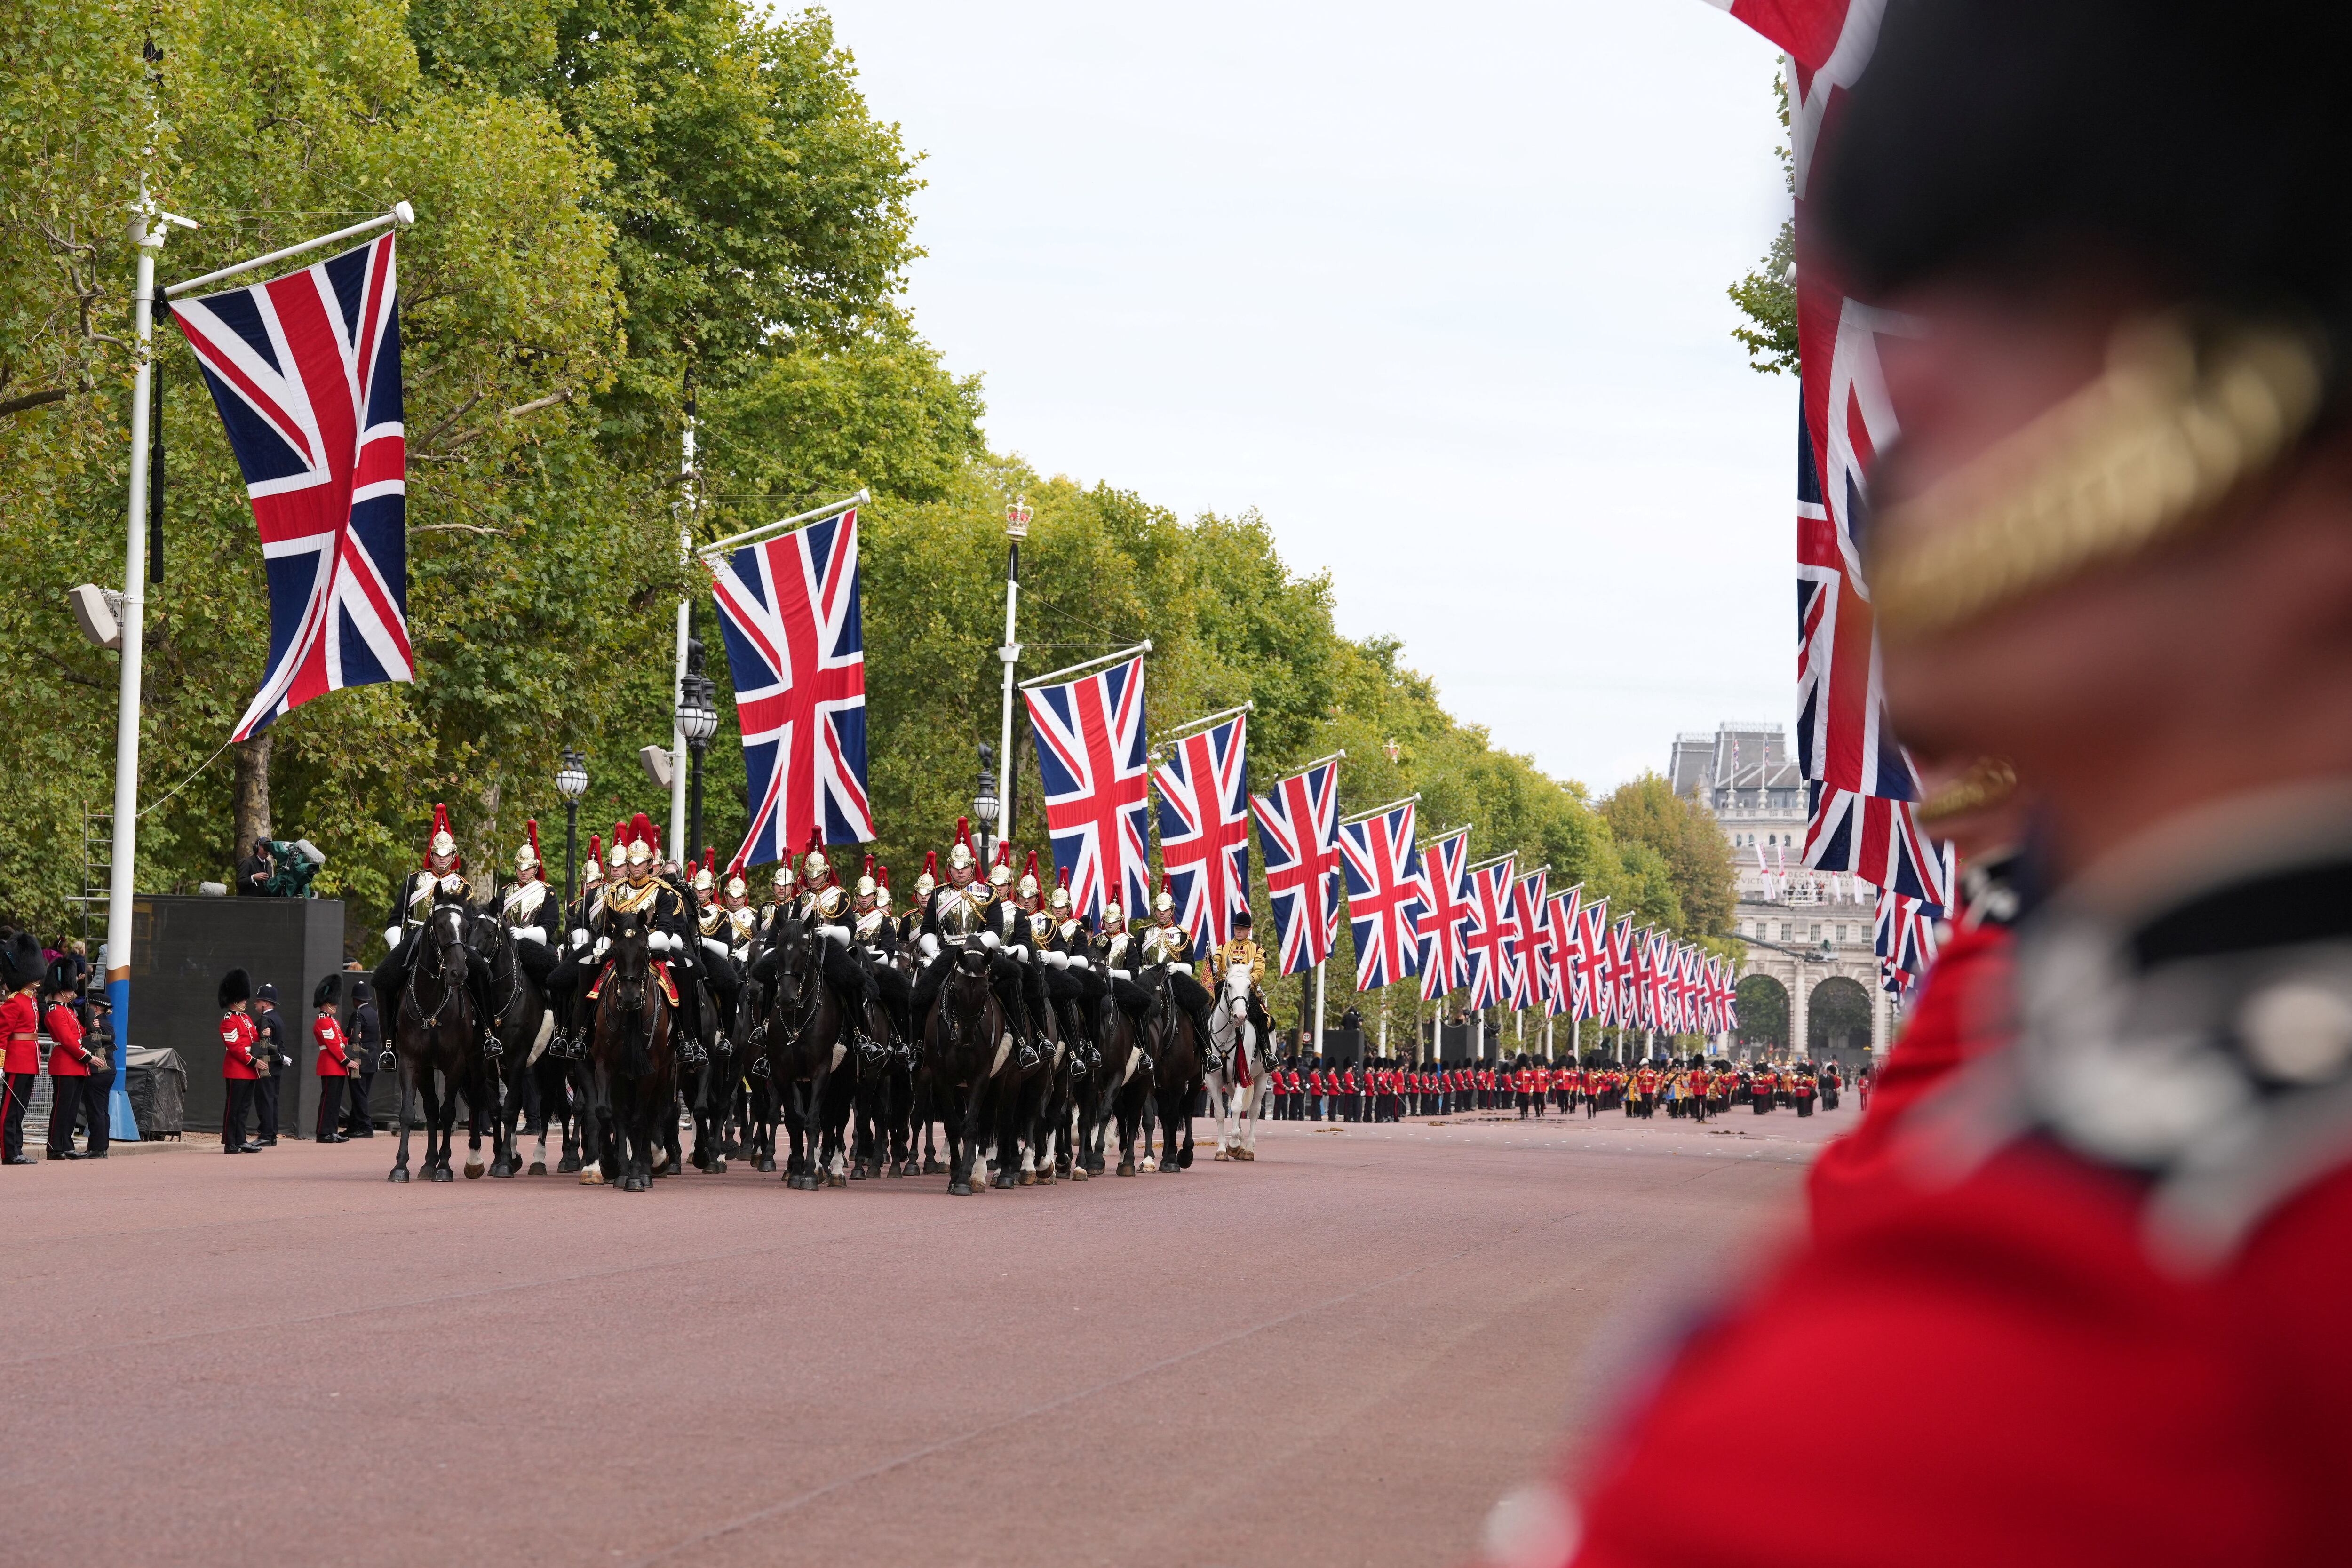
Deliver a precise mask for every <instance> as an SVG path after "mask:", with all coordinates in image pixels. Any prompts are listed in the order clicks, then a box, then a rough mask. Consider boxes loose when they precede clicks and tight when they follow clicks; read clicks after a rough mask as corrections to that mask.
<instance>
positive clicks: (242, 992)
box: [220, 850, 447, 1010]
mask: <svg viewBox="0 0 2352 1568" xmlns="http://www.w3.org/2000/svg"><path fill="white" fill-rule="evenodd" d="M443 853H444V854H446V853H447V851H446V850H444V851H443ZM252 1000H253V976H252V975H250V974H247V973H246V972H245V971H244V970H242V969H232V970H230V971H229V972H228V973H226V974H224V975H222V976H221V983H220V1005H221V1006H222V1008H223V1009H224V1010H226V1009H227V1008H230V1007H233V1006H235V1005H236V1004H238V1003H239V1002H250V1001H252Z"/></svg>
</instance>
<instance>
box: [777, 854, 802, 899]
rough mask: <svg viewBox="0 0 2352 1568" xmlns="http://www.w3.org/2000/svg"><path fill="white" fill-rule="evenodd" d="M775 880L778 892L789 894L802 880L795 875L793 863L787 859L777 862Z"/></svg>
mask: <svg viewBox="0 0 2352 1568" xmlns="http://www.w3.org/2000/svg"><path fill="white" fill-rule="evenodd" d="M774 880H775V884H776V890H777V891H778V892H780V893H789V892H791V891H792V889H793V883H795V882H797V881H799V880H800V879H799V878H798V877H795V876H794V875H793V863H792V862H791V861H790V860H789V859H786V860H779V861H777V862H776V875H775V879H774Z"/></svg>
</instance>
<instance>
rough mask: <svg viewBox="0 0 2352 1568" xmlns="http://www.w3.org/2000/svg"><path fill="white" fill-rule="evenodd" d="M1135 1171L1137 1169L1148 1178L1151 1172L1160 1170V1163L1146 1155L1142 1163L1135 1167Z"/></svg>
mask: <svg viewBox="0 0 2352 1568" xmlns="http://www.w3.org/2000/svg"><path fill="white" fill-rule="evenodd" d="M1136 1169H1138V1170H1139V1171H1141V1172H1142V1173H1144V1174H1145V1175H1147V1176H1148V1175H1150V1173H1152V1172H1154V1171H1156V1170H1158V1169H1160V1162H1159V1161H1157V1160H1155V1159H1153V1158H1152V1157H1151V1156H1150V1155H1149V1154H1146V1155H1145V1156H1144V1157H1143V1163H1142V1164H1140V1165H1139V1166H1137V1167H1136Z"/></svg>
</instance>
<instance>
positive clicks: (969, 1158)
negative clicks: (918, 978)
mask: <svg viewBox="0 0 2352 1568" xmlns="http://www.w3.org/2000/svg"><path fill="white" fill-rule="evenodd" d="M1011 1056H1012V1038H1011V1037H1010V1035H1009V1034H1007V1032H1006V1030H1005V1023H1004V1005H1003V1003H1001V1002H999V1001H998V1000H997V997H996V990H995V988H994V987H993V986H992V985H991V984H989V980H988V953H987V952H986V950H984V949H983V948H982V947H980V946H979V945H978V944H977V943H973V944H971V945H969V946H966V947H964V948H962V949H961V951H959V952H957V953H956V956H955V960H954V962H953V963H950V964H949V965H948V968H947V973H946V975H945V977H944V978H943V979H942V980H941V981H940V991H939V995H938V996H937V997H936V998H934V999H933V1001H932V1003H931V1005H930V1006H929V1009H928V1010H927V1012H926V1015H925V1017H924V1021H923V1077H924V1079H926V1080H927V1086H928V1088H929V1091H930V1110H931V1111H932V1112H935V1113H936V1114H937V1116H938V1118H939V1120H940V1121H942V1122H944V1123H945V1124H946V1126H947V1131H948V1170H947V1177H948V1191H949V1192H950V1194H953V1195H955V1196H957V1197H970V1196H971V1195H972V1194H973V1193H974V1192H976V1191H978V1190H980V1189H979V1188H977V1187H975V1186H974V1184H973V1183H972V1174H973V1171H974V1168H975V1167H976V1166H977V1165H978V1164H979V1163H980V1152H981V1151H980V1140H981V1132H982V1127H983V1126H984V1125H985V1124H986V1121H987V1119H988V1118H989V1116H990V1112H991V1111H992V1110H994V1108H995V1102H996V1101H997V1100H1000V1099H1003V1100H1010V1099H1011V1098H1012V1097H1011V1095H1010V1093H1009V1092H1007V1091H1005V1090H1004V1089H1003V1088H1002V1087H1001V1085H1000V1084H999V1081H998V1080H999V1079H1001V1077H1002V1076H1003V1069H1004V1068H1006V1067H1007V1066H1008V1065H1009V1062H1010V1059H1011Z"/></svg>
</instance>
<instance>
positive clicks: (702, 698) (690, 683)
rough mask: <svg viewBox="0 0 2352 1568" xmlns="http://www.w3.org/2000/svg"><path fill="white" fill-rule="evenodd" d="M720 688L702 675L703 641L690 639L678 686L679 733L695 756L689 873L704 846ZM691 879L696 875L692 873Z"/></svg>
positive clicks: (681, 865)
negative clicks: (705, 783) (706, 761)
mask: <svg viewBox="0 0 2352 1568" xmlns="http://www.w3.org/2000/svg"><path fill="white" fill-rule="evenodd" d="M718 700H719V688H718V686H717V685H716V684H715V683H714V682H713V681H712V680H711V679H710V677H709V676H707V675H705V674H703V673H702V639H701V638H700V637H689V638H688V639H687V644H686V673H685V674H684V675H683V676H681V677H679V678H678V683H677V732H678V733H679V734H681V735H683V736H685V737H686V744H687V747H688V750H689V751H691V752H693V753H694V762H693V770H694V772H693V782H692V784H690V785H689V786H688V796H687V807H686V843H685V845H684V847H683V853H682V854H681V855H680V856H679V858H678V862H677V864H678V869H679V870H680V871H681V872H685V871H686V868H687V865H688V862H689V861H691V860H693V859H694V858H695V857H696V854H697V853H698V851H699V850H700V849H701V847H702V753H703V752H704V751H705V749H707V748H708V747H709V744H710V737H711V736H713V735H715V734H717V733H718V732H719V709H718V707H717V703H718ZM687 875H688V876H689V877H690V876H691V875H692V873H690V872H688V873H687Z"/></svg>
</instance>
